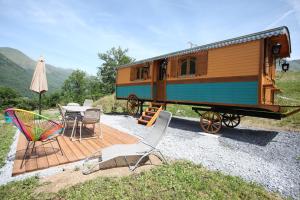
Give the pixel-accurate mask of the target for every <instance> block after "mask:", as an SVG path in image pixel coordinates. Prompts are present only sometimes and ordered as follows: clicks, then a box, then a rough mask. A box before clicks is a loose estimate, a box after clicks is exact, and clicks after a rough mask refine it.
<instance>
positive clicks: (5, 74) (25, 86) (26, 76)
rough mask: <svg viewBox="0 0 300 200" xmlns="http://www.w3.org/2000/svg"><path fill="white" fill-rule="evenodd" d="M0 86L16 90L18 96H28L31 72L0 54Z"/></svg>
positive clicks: (29, 93)
mask: <svg viewBox="0 0 300 200" xmlns="http://www.w3.org/2000/svg"><path fill="white" fill-rule="evenodd" d="M0 71H1V73H0V85H1V86H6V87H11V88H14V89H16V90H17V91H18V92H19V93H20V94H22V95H26V96H30V95H31V94H32V92H31V91H30V90H29V86H30V83H31V77H32V74H33V71H32V70H31V71H30V70H25V69H23V68H22V67H20V66H19V65H17V64H16V63H14V62H12V61H11V60H9V59H8V58H6V57H5V56H4V55H2V54H1V53H0Z"/></svg>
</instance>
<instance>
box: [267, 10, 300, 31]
mask: <svg viewBox="0 0 300 200" xmlns="http://www.w3.org/2000/svg"><path fill="white" fill-rule="evenodd" d="M294 12H295V10H294V9H291V10H288V11H287V12H285V13H283V14H282V15H280V17H278V18H277V19H276V20H275V21H274V22H272V23H271V24H269V25H268V26H267V27H266V29H270V28H273V27H275V26H276V25H278V24H279V23H280V22H281V21H282V20H284V19H285V18H287V17H288V16H289V15H291V14H293V13H294Z"/></svg>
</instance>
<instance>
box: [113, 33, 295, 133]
mask: <svg viewBox="0 0 300 200" xmlns="http://www.w3.org/2000/svg"><path fill="white" fill-rule="evenodd" d="M290 42H291V41H290V35H289V30H288V28H287V27H278V28H275V29H271V30H266V31H262V32H258V33H253V34H249V35H245V36H241V37H237V38H233V39H228V40H224V41H220V42H215V43H211V44H207V45H203V46H197V47H194V48H189V49H185V50H182V51H177V52H173V53H169V54H165V55H161V56H157V57H153V58H149V59H145V60H141V61H137V62H134V63H130V64H127V65H122V66H119V67H118V69H117V77H116V98H117V99H126V100H127V108H128V112H129V113H130V114H136V113H137V112H138V110H139V109H140V111H141V112H142V105H143V103H144V102H151V106H150V107H149V108H147V109H146V110H145V111H144V112H143V113H142V116H141V118H140V119H139V123H141V124H145V125H148V126H149V125H151V124H153V122H154V121H155V118H156V116H157V115H158V114H157V113H158V112H159V111H160V110H162V109H164V107H165V105H166V104H186V105H194V106H195V107H193V110H195V111H196V112H198V113H199V114H200V115H201V118H200V125H201V127H202V128H203V130H204V131H206V132H209V133H216V132H218V131H219V130H220V129H221V126H222V123H223V124H224V125H226V126H228V127H235V126H237V125H238V124H239V122H240V116H255V117H263V118H270V119H281V118H282V117H286V116H288V115H290V114H293V113H296V112H298V111H299V110H300V108H299V107H295V110H294V111H293V112H292V113H286V114H283V113H281V112H280V111H281V108H282V106H280V105H275V104H274V94H275V93H276V92H277V91H279V89H278V88H277V87H276V85H275V74H276V62H281V66H282V69H283V70H284V71H286V70H288V67H289V64H288V63H287V62H286V61H285V60H283V58H286V57H289V56H290V53H291V43H290Z"/></svg>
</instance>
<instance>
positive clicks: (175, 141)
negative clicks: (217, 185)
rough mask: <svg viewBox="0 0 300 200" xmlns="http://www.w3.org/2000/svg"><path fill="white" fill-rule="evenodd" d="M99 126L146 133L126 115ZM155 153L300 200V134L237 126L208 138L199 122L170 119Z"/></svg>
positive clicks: (108, 117)
mask: <svg viewBox="0 0 300 200" xmlns="http://www.w3.org/2000/svg"><path fill="white" fill-rule="evenodd" d="M102 122H103V123H105V124H108V125H111V126H113V127H114V128H117V129H120V130H122V131H125V132H128V133H131V134H135V135H138V136H140V137H143V136H144V134H146V133H147V132H148V131H149V128H146V127H145V126H142V125H138V124H137V120H136V119H135V118H133V117H129V116H126V115H103V116H102ZM158 148H159V149H160V150H161V151H162V152H163V153H164V154H165V155H166V156H167V157H169V158H170V159H186V160H190V161H192V162H194V163H197V164H202V165H203V166H205V167H207V168H209V169H211V170H219V171H222V172H223V173H226V174H230V175H235V176H240V177H242V178H243V179H245V180H248V181H254V182H257V183H260V184H262V185H263V186H264V187H265V188H267V189H268V190H270V191H278V192H280V193H281V194H283V195H284V196H290V197H292V198H294V199H300V133H288V132H276V131H268V130H258V129H255V128H243V127H238V128H235V129H230V128H223V129H222V131H221V134H220V135H210V134H206V133H203V132H201V129H200V128H199V120H198V119H193V118H177V117H173V119H172V121H171V123H170V127H169V129H168V133H167V135H166V136H165V137H164V138H163V140H162V141H161V143H160V144H159V146H158Z"/></svg>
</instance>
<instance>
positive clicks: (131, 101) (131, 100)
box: [127, 95, 139, 115]
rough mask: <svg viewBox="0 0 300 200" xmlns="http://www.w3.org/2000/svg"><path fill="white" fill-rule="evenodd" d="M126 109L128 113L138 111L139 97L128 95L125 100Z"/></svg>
mask: <svg viewBox="0 0 300 200" xmlns="http://www.w3.org/2000/svg"><path fill="white" fill-rule="evenodd" d="M127 111H128V114H129V115H136V114H137V113H138V111H139V99H138V98H137V96H135V95H130V96H129V97H128V100H127Z"/></svg>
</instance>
